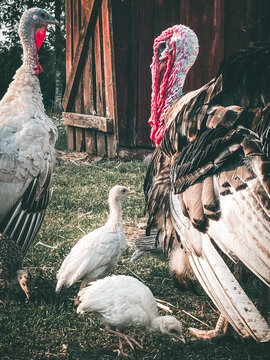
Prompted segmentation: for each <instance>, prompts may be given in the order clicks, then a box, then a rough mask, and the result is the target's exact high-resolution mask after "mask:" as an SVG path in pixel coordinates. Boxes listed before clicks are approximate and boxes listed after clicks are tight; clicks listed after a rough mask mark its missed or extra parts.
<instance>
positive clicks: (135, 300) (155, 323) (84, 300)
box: [77, 275, 185, 354]
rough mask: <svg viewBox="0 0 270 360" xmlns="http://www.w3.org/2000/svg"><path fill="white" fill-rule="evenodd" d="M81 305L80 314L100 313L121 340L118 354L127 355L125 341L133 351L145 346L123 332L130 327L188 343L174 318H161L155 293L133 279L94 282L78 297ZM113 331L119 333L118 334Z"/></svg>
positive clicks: (112, 277)
mask: <svg viewBox="0 0 270 360" xmlns="http://www.w3.org/2000/svg"><path fill="white" fill-rule="evenodd" d="M78 296H79V301H80V305H79V306H78V308H77V312H78V313H81V314H83V313H84V312H86V311H91V312H93V313H96V314H97V316H98V318H99V319H100V320H101V322H102V323H104V324H105V325H106V326H107V328H108V330H109V331H111V332H112V333H114V334H116V335H117V336H118V338H119V349H117V350H116V351H117V352H118V354H123V344H122V340H121V338H123V339H125V340H126V341H127V342H128V344H129V345H130V346H131V347H132V348H133V344H134V345H137V346H139V347H141V345H140V344H139V343H138V342H137V341H136V340H135V339H133V338H132V337H131V336H129V335H125V334H123V333H121V332H120V331H119V330H122V329H126V328H129V327H135V328H145V329H146V330H148V331H160V332H161V333H162V334H166V335H169V336H172V337H174V338H177V339H180V340H181V341H183V342H185V340H184V337H183V335H182V324H181V323H180V322H179V321H178V320H177V319H176V318H175V317H173V316H169V315H167V316H160V315H159V314H158V311H157V303H156V300H155V298H154V296H153V294H152V292H151V290H150V289H149V288H148V287H147V286H146V285H144V284H143V283H141V282H140V281H139V280H137V279H135V278H134V277H132V276H125V275H118V276H116V275H113V276H108V277H106V278H104V279H100V280H97V281H95V282H92V283H91V284H90V286H87V287H85V288H84V289H83V290H81V291H80V292H79V294H78ZM110 327H112V328H115V329H118V330H117V331H115V330H113V329H111V330H110Z"/></svg>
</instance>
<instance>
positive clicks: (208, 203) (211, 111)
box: [144, 25, 270, 342]
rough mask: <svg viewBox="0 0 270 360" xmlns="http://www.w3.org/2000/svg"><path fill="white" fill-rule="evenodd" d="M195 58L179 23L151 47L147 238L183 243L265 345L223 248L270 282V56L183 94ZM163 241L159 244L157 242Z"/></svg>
mask: <svg viewBox="0 0 270 360" xmlns="http://www.w3.org/2000/svg"><path fill="white" fill-rule="evenodd" d="M197 53H198V40H197V37H196V35H195V34H194V32H193V31H192V30H190V29H189V28H187V27H185V26H182V25H176V26H174V27H172V28H169V29H167V30H165V31H164V32H163V33H162V34H161V35H160V36H159V37H158V38H157V39H156V40H155V43H154V56H153V62H152V65H151V69H152V79H153V85H152V103H151V118H150V120H149V123H150V125H151V127H152V130H151V138H152V139H153V140H154V141H155V143H156V146H157V148H156V150H155V151H154V153H153V156H152V159H151V162H150V164H149V167H148V171H147V175H146V179H145V185H144V190H145V196H146V202H147V205H146V207H147V212H148V214H149V219H148V226H147V230H146V234H147V235H149V234H150V232H151V229H152V228H153V229H156V230H157V231H158V234H159V237H161V242H162V244H163V249H164V251H165V252H167V251H168V250H169V249H170V248H171V247H172V245H173V243H174V242H175V241H179V242H181V244H182V246H183V247H184V249H185V251H186V254H187V257H188V261H189V263H190V265H191V267H192V269H193V271H194V273H195V275H196V277H197V279H198V280H199V282H200V283H201V285H202V287H203V288H204V290H205V291H206V292H207V294H208V295H209V296H210V297H211V299H212V300H213V301H214V303H215V305H216V306H217V308H218V309H219V311H220V312H221V317H220V319H219V321H218V323H217V326H216V329H215V330H211V331H200V330H197V329H191V333H192V334H193V335H195V336H197V337H201V338H211V337H215V336H221V335H223V334H225V333H226V329H227V327H228V323H230V324H231V325H232V326H233V328H234V329H235V331H236V332H237V333H238V334H239V335H240V336H242V337H243V338H246V337H249V336H251V337H253V338H254V339H255V340H257V341H259V342H266V341H269V339H270V330H269V327H268V325H267V323H266V321H265V320H264V318H263V317H262V316H261V315H260V313H259V312H258V310H257V309H256V307H255V306H254V305H253V303H252V302H251V300H250V299H249V298H248V297H247V295H246V294H245V292H244V291H243V289H242V288H241V286H240V284H239V283H238V281H237V280H236V279H235V277H234V276H233V274H232V273H231V272H230V270H229V268H228V266H227V265H226V264H225V262H224V261H223V259H222V258H221V256H220V255H219V253H218V251H217V250H216V248H219V249H220V251H223V252H224V253H225V254H226V255H228V256H229V257H230V259H232V260H233V261H235V262H237V261H239V260H240V261H241V262H243V264H245V265H246V266H247V267H248V268H249V269H250V270H251V271H252V272H254V274H255V275H257V276H258V278H260V279H261V280H262V281H263V282H264V283H265V284H266V285H268V286H269V282H270V262H269V258H270V213H269V209H270V202H269V190H270V182H269V178H270V177H269V174H270V168H269V156H270V151H269V150H270V137H269V134H270V131H269V129H270V127H269V119H270V66H269V64H270V50H269V49H263V48H258V49H256V48H255V49H249V50H246V51H239V52H237V53H234V54H232V55H231V56H230V57H229V58H227V59H225V60H224V62H223V63H222V65H221V67H220V70H219V72H218V74H217V76H216V78H214V79H213V80H211V81H210V82H209V83H207V84H206V85H204V86H202V87H201V88H200V89H198V90H196V91H192V92H189V93H187V94H185V95H182V96H181V94H182V88H183V85H184V80H185V77H186V74H187V72H188V70H189V68H190V67H191V66H192V64H193V63H194V61H195V59H196V56H197ZM158 241H160V239H158Z"/></svg>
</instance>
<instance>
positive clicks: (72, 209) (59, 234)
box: [0, 160, 270, 360]
mask: <svg viewBox="0 0 270 360" xmlns="http://www.w3.org/2000/svg"><path fill="white" fill-rule="evenodd" d="M145 171H146V164H145V163H143V162H139V161H132V162H120V161H117V160H114V161H102V162H97V163H94V162H93V163H89V164H75V163H70V162H69V163H67V162H63V161H60V160H58V162H57V165H56V168H55V172H54V178H53V193H52V196H51V200H50V203H49V207H48V209H47V213H46V217H45V221H44V223H43V225H42V228H41V230H40V232H39V234H38V236H37V238H36V239H35V243H34V244H33V245H32V246H31V248H30V250H29V252H28V254H27V256H26V259H25V266H26V267H28V268H29V269H30V270H31V272H32V273H33V275H34V277H35V279H36V281H35V290H34V293H33V295H32V298H31V299H30V301H27V300H26V298H25V296H24V293H23V292H22V291H21V290H20V288H19V287H18V286H17V287H13V288H9V289H8V292H7V293H4V292H1V293H0V299H1V300H2V301H3V302H4V304H0V359H2V360H8V359H14V360H15V359H16V360H21V359H28V360H29V359H31V360H32V359H33V360H34V359H35V360H37V359H74V360H75V359H80V360H84V359H114V358H117V356H116V354H115V353H113V350H114V349H115V348H116V347H117V345H118V344H117V339H116V338H115V337H113V336H111V335H108V334H107V333H106V332H105V331H104V330H103V327H102V325H101V324H100V323H99V321H98V320H97V318H96V317H95V316H94V315H93V314H86V315H84V316H78V315H77V313H76V309H75V308H74V306H73V303H72V301H71V300H70V298H73V297H75V295H76V294H77V290H78V287H79V284H76V285H74V286H72V287H71V288H69V289H63V290H62V291H61V293H60V295H59V296H57V297H56V296H55V292H54V289H55V285H56V277H55V275H56V272H57V270H58V269H59V267H60V265H61V263H62V261H63V259H64V257H65V256H66V254H67V253H68V252H69V250H70V248H71V247H72V246H73V245H74V244H75V242H76V241H77V240H78V239H79V238H80V237H81V236H82V235H83V234H84V232H89V231H91V230H93V229H94V228H96V227H98V226H100V225H101V224H103V223H104V221H105V219H106V218H107V215H108V205H107V201H106V199H107V195H108V191H109V189H110V188H111V187H112V186H113V185H115V184H123V185H128V186H130V187H131V188H132V189H134V190H136V195H135V196H134V197H130V198H128V199H126V201H125V203H124V206H123V217H124V220H125V224H126V225H127V226H128V228H129V234H130V235H132V229H134V232H136V224H137V223H139V222H143V221H145V218H144V213H143V209H144V196H143V192H142V184H143V179H144V175H145ZM132 252H133V249H132V247H129V248H128V250H127V251H126V253H125V255H124V256H123V257H122V258H121V260H120V262H119V264H118V265H117V267H116V268H115V270H114V273H116V274H128V275H133V274H136V275H137V276H138V277H140V278H141V279H142V280H143V281H144V282H145V284H146V285H148V286H149V287H150V288H151V290H152V292H153V293H154V295H155V296H156V297H157V298H160V299H163V300H166V301H168V302H170V303H172V304H173V305H174V306H175V308H174V315H175V316H176V317H177V318H178V319H180V320H181V321H182V323H183V327H184V332H185V336H186V340H187V343H186V344H185V345H184V344H182V343H180V342H173V341H172V340H171V339H169V338H167V337H162V336H161V335H159V334H154V333H152V334H149V333H145V332H144V331H142V330H139V329H136V330H129V331H128V333H129V334H130V335H132V336H134V337H135V338H136V339H137V340H139V341H140V342H141V343H142V344H143V347H144V350H139V349H136V350H135V351H133V352H132V351H130V350H128V352H129V355H130V357H131V358H132V359H182V360H185V359H200V360H202V359H218V360H221V359H247V360H253V359H254V360H255V359H269V358H270V357H269V347H268V346H267V345H266V344H256V343H254V342H253V341H252V340H250V341H245V342H243V341H239V340H235V339H234V338H230V337H229V338H224V339H222V340H220V341H218V342H215V343H201V342H194V341H192V339H191V338H190V336H189V334H188V327H189V326H193V327H200V326H201V324H200V323H199V322H197V321H195V320H194V319H192V318H191V317H190V316H188V315H187V314H186V312H187V313H190V314H192V315H193V316H196V317H197V318H199V319H200V320H201V321H204V322H206V323H208V324H209V325H210V327H214V325H215V322H216V320H217V318H218V313H217V312H216V310H215V309H214V307H213V305H212V303H211V301H210V300H209V298H208V297H207V296H206V295H205V294H204V292H203V291H201V292H200V295H194V294H193V293H191V292H189V291H187V292H181V291H179V290H178V289H177V288H175V287H174V283H173V279H172V277H171V275H170V273H169V271H168V266H167V264H166V262H162V261H160V260H158V259H156V258H153V257H151V256H146V257H145V258H143V259H142V260H139V261H138V262H136V263H134V264H132V263H130V262H129V258H130V256H131V254H132Z"/></svg>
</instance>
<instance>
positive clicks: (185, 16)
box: [180, 0, 224, 92]
mask: <svg viewBox="0 0 270 360" xmlns="http://www.w3.org/2000/svg"><path fill="white" fill-rule="evenodd" d="M180 23H181V24H184V25H187V26H189V27H190V28H191V29H192V30H194V31H195V33H196V35H197V36H198V39H199V45H200V50H199V55H198V58H197V60H196V62H195V64H194V65H193V66H192V68H191V70H190V72H189V73H188V75H187V79H186V82H185V86H184V92H186V91H190V90H194V89H197V88H199V87H200V86H202V85H203V84H206V83H207V82H208V81H209V80H210V79H212V78H213V77H214V76H215V75H216V73H217V71H218V68H219V64H220V62H221V60H222V59H223V57H224V0H213V1H208V0H201V1H199V2H196V6H194V1H190V0H181V9H180ZM202 69H203V71H202Z"/></svg>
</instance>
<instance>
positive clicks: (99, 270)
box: [55, 185, 134, 304]
mask: <svg viewBox="0 0 270 360" xmlns="http://www.w3.org/2000/svg"><path fill="white" fill-rule="evenodd" d="M131 194H134V191H132V190H129V189H128V188H126V187H125V186H120V185H116V186H114V187H113V188H112V189H111V190H110V193H109V198H108V202H109V206H110V214H109V218H108V220H107V222H106V224H105V225H103V226H102V227H100V228H98V229H95V230H94V231H92V232H90V233H89V234H87V235H85V236H83V237H82V238H81V239H80V240H79V241H78V242H77V244H76V245H75V246H73V248H72V249H71V251H70V253H69V254H68V255H67V257H66V258H65V260H64V261H63V263H62V265H61V267H60V270H59V271H58V273H57V280H58V281H57V285H56V290H55V291H56V293H59V292H60V290H61V288H62V286H66V287H69V286H71V285H73V284H74V283H76V282H77V281H79V280H82V282H81V287H80V290H81V289H82V288H83V287H85V286H86V285H87V284H88V283H89V281H93V280H95V279H97V278H98V277H100V276H101V275H102V274H103V273H104V272H105V271H107V270H109V269H111V268H112V267H113V266H114V265H115V264H116V263H117V261H118V260H119V258H120V256H121V255H122V254H123V252H124V251H125V250H126V248H127V242H126V237H125V231H124V226H123V219H122V211H121V203H122V200H123V199H124V198H125V197H126V196H128V195H131ZM75 304H76V301H75Z"/></svg>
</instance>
